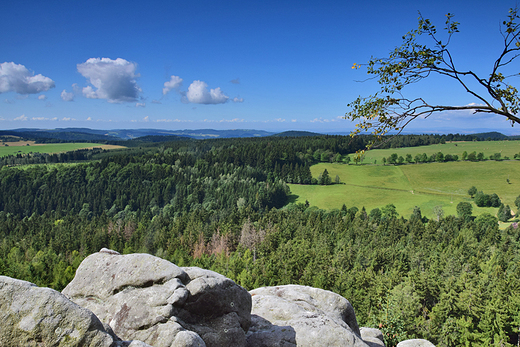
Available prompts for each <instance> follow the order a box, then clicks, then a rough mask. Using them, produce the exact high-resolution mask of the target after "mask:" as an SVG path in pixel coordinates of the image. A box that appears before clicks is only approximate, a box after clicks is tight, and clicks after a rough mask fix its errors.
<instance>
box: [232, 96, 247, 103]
mask: <svg viewBox="0 0 520 347" xmlns="http://www.w3.org/2000/svg"><path fill="white" fill-rule="evenodd" d="M233 102H244V99H243V98H241V97H239V96H235V97H234V98H233Z"/></svg>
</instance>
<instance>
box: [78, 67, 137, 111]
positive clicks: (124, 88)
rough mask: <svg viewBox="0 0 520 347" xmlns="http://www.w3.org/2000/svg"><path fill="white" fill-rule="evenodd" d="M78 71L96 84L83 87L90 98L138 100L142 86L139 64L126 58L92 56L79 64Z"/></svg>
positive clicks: (91, 82) (122, 100)
mask: <svg viewBox="0 0 520 347" xmlns="http://www.w3.org/2000/svg"><path fill="white" fill-rule="evenodd" d="M77 68H78V72H79V73H80V74H82V75H83V77H85V78H87V79H88V80H89V82H90V84H92V86H94V88H95V89H94V88H92V86H88V87H85V88H83V95H85V96H86V97H87V98H90V99H106V100H107V101H108V102H111V103H119V102H133V101H136V100H137V97H138V96H139V93H140V92H141V88H139V86H138V85H137V78H138V77H139V74H136V73H135V70H136V69H137V64H135V63H131V62H129V61H127V60H125V59H122V58H117V59H116V60H112V59H110V58H90V59H88V60H87V61H86V62H84V63H82V64H78V65H77Z"/></svg>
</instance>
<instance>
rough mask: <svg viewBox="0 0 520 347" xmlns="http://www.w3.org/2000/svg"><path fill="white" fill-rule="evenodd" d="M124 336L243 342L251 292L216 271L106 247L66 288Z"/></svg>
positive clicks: (165, 346) (182, 344)
mask: <svg viewBox="0 0 520 347" xmlns="http://www.w3.org/2000/svg"><path fill="white" fill-rule="evenodd" d="M63 294H65V295H67V296H68V297H69V298H71V300H73V301H74V302H76V303H77V304H78V305H80V306H83V307H86V308H88V309H90V310H92V312H94V313H95V314H96V315H97V316H98V317H99V318H100V319H101V321H103V322H105V323H107V324H108V325H109V326H110V327H111V328H112V329H113V330H114V332H115V333H116V334H117V335H118V336H120V337H121V338H123V339H126V340H132V339H137V340H141V341H144V342H146V343H148V344H150V345H153V346H154V347H173V346H175V347H201V346H208V347H213V346H237V347H241V346H245V340H246V339H245V333H246V331H247V329H248V327H249V325H250V321H251V318H250V311H251V296H250V295H249V293H248V292H247V291H246V290H245V289H244V288H242V287H240V286H238V285H237V284H235V283H234V282H233V281H231V280H230V279H228V278H226V277H224V276H222V275H219V274H217V273H215V272H213V271H209V270H202V269H199V268H185V269H181V268H180V267H178V266H176V265H174V264H172V263H170V262H168V261H166V260H163V259H160V258H158V257H154V256H151V255H149V254H128V255H121V254H119V253H117V252H114V251H111V250H107V249H102V250H101V251H100V252H99V253H95V254H92V255H90V256H88V257H87V258H85V260H84V261H83V262H82V263H81V264H80V266H79V268H78V270H77V271H76V276H75V277H74V279H73V280H72V282H71V283H69V285H68V286H67V287H66V288H65V289H64V290H63Z"/></svg>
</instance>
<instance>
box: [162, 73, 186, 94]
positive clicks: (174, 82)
mask: <svg viewBox="0 0 520 347" xmlns="http://www.w3.org/2000/svg"><path fill="white" fill-rule="evenodd" d="M181 85H182V78H180V77H179V76H172V77H171V78H170V80H169V81H168V82H164V87H163V90H162V93H163V95H166V94H167V93H168V92H169V91H170V90H172V89H179V88H180V86H181Z"/></svg>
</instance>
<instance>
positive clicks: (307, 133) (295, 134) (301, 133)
mask: <svg viewBox="0 0 520 347" xmlns="http://www.w3.org/2000/svg"><path fill="white" fill-rule="evenodd" d="M321 135H323V134H319V133H313V132H310V131H284V132H282V133H278V134H274V135H271V136H276V137H303V136H321Z"/></svg>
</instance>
